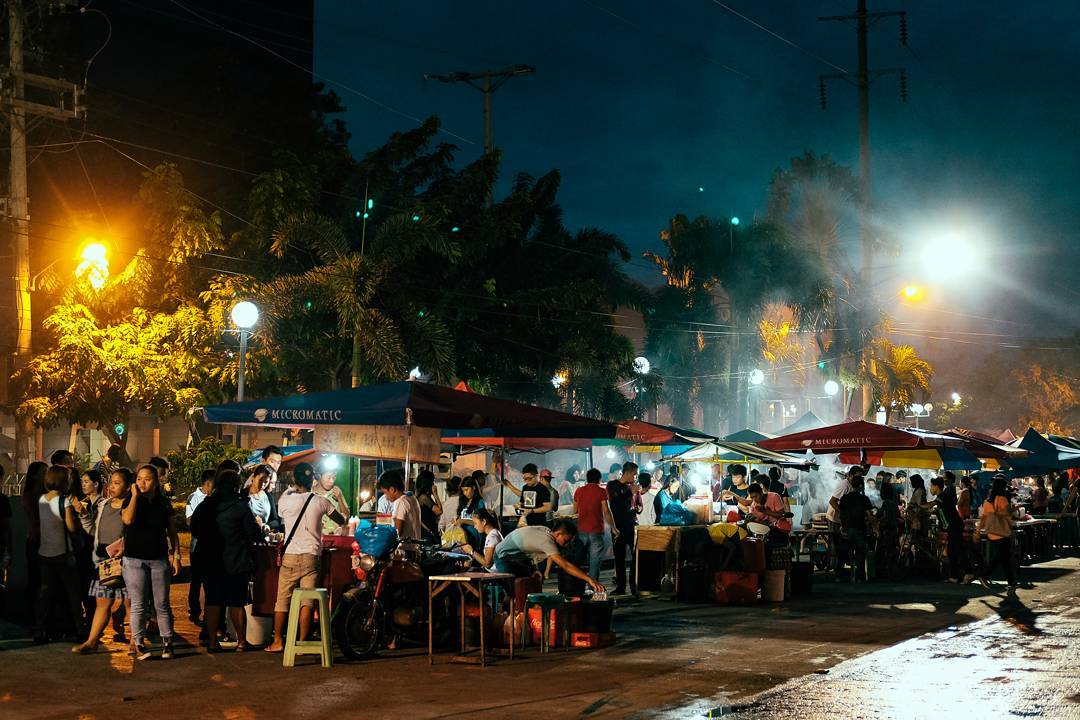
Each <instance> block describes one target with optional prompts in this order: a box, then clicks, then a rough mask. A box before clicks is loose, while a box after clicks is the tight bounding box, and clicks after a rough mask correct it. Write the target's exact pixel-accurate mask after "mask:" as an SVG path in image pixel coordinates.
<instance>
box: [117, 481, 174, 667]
mask: <svg viewBox="0 0 1080 720" xmlns="http://www.w3.org/2000/svg"><path fill="white" fill-rule="evenodd" d="M172 515H173V509H172V505H171V504H169V501H168V499H167V498H166V497H165V495H164V493H162V491H161V485H160V483H159V481H158V471H157V468H156V467H154V466H153V465H143V466H142V467H141V468H139V472H138V474H137V475H136V476H135V484H134V485H132V486H131V497H130V498H129V499H128V501H127V502H126V503H125V504H124V509H123V512H122V517H123V520H124V584H125V585H126V586H127V592H128V597H129V598H130V600H131V654H132V656H133V657H134V658H135V659H137V660H146V659H147V658H149V657H150V655H151V653H150V647H149V645H147V643H146V639H145V635H146V615H147V607H146V606H147V597H148V596H149V595H151V594H152V595H153V603H154V612H155V614H156V615H157V623H158V632H160V633H161V641H162V648H161V658H162V659H163V660H168V659H170V658H172V657H173V656H174V652H173V616H172V608H171V607H170V605H169V579H170V577H171V576H170V572H169V571H170V567H169V559H170V558H171V559H172V568H171V570H172V575H175V574H177V573H178V572H180V541H179V539H178V538H177V535H176V527H175V526H174V525H173V523H172Z"/></svg>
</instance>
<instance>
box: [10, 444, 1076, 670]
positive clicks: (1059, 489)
mask: <svg viewBox="0 0 1080 720" xmlns="http://www.w3.org/2000/svg"><path fill="white" fill-rule="evenodd" d="M281 462H282V452H281V450H280V449H279V448H277V447H274V446H270V447H267V448H265V449H264V450H263V452H262V454H261V458H260V464H258V465H257V467H255V468H254V469H253V470H252V471H250V472H249V473H247V474H246V475H245V473H243V472H242V471H241V467H240V466H239V465H238V464H237V463H235V462H233V461H228V460H226V461H223V462H221V463H220V464H219V465H218V466H217V467H215V468H211V469H208V470H206V471H205V472H204V473H203V475H202V477H201V483H200V485H199V486H198V487H197V488H195V490H194V491H193V492H192V493H191V494H190V495H189V496H188V498H187V502H186V508H185V515H186V519H187V525H188V527H189V529H190V531H191V544H190V552H189V554H190V586H189V591H188V598H187V605H188V608H187V610H188V617H189V619H190V620H192V621H193V622H197V623H201V624H202V625H203V628H202V632H201V635H200V641H201V642H202V643H203V644H204V645H205V646H206V648H207V650H208V651H209V652H220V651H221V650H222V643H223V642H224V640H225V639H227V635H226V632H225V628H226V622H225V620H226V614H227V617H228V619H229V620H231V622H232V627H233V628H234V629H235V631H236V634H237V638H236V650H237V651H241V652H243V651H247V650H250V649H252V648H251V647H250V646H249V645H248V644H247V643H246V641H245V637H246V634H245V625H246V623H245V617H246V616H245V611H244V607H245V605H247V604H248V603H249V602H250V595H249V593H250V583H251V582H252V579H253V575H254V572H255V561H254V556H253V548H254V546H255V544H256V543H257V542H259V541H269V542H271V543H275V544H276V545H277V546H278V548H279V556H278V566H279V568H280V569H279V575H278V588H277V590H278V594H277V604H276V607H275V608H274V611H275V613H274V622H273V628H274V635H273V639H272V642H271V643H270V644H269V645H268V647H267V648H266V650H268V651H270V652H280V651H281V650H282V649H283V645H284V639H283V633H284V628H285V624H286V622H287V619H288V611H289V601H290V598H291V595H292V591H293V589H295V588H305V589H308V588H314V587H315V586H316V584H317V582H318V578H319V571H320V567H319V565H320V558H321V555H322V548H323V537H324V536H325V535H333V534H341V533H344V532H348V533H350V534H351V531H352V530H351V528H352V526H351V525H350V520H349V518H350V515H351V513H350V508H349V505H348V503H347V501H346V499H345V497H344V494H343V493H342V491H341V489H340V488H339V487H338V486H337V485H336V468H334V467H331V466H321V467H315V466H312V465H310V464H307V463H299V464H297V465H296V466H295V468H294V469H293V471H292V473H291V483H290V484H289V486H288V487H285V485H284V483H283V482H281V481H280V480H279V476H278V470H279V468H280V466H281ZM867 470H868V468H866V467H865V466H859V465H856V466H852V467H851V468H850V469H848V470H847V471H846V472H844V473H843V477H842V478H841V481H840V483H839V485H838V487H837V489H836V490H835V492H834V493H833V494H832V496H831V497H830V499H829V503H828V508H827V512H826V518H827V520H828V523H829V525H830V529H831V530H832V531H833V532H834V533H835V536H836V537H838V538H841V539H842V543H841V547H840V551H839V552H838V553H837V569H839V570H841V571H842V570H843V569H844V568H845V567H847V566H850V568H851V570H850V573H851V577H852V578H853V579H862V578H863V577H865V575H864V570H865V568H866V567H867V563H866V560H867V557H868V556H872V557H874V558H876V559H877V563H878V566H879V567H880V568H884V569H886V570H887V569H888V567H889V565H890V563H892V562H895V561H896V559H897V558H898V556H899V552H900V548H901V546H902V543H903V542H915V543H919V542H931V543H932V541H933V536H932V533H934V532H940V533H943V534H944V535H945V537H946V553H945V556H946V557H947V568H948V576H949V578H948V579H949V580H950V581H952V582H958V583H966V582H971V581H972V580H974V579H975V578H978V579H979V580H980V581H981V582H982V583H983V584H985V585H988V586H989V585H990V584H991V582H990V579H989V578H990V576H991V574H992V573H994V572H995V571H996V570H998V569H1000V570H1002V571H1003V572H1004V575H1005V577H1006V580H1007V582H1008V586H1009V588H1010V589H1012V588H1015V587H1016V585H1017V578H1016V576H1015V572H1014V564H1013V562H1012V543H1011V535H1012V534H1013V528H1014V525H1015V523H1016V521H1017V519H1018V518H1019V517H1021V515H1020V513H1019V512H1018V507H1017V502H1016V493H1017V488H1016V487H1014V486H1013V484H1012V483H1010V482H1009V481H1008V480H1007V479H1006V478H1005V476H1004V475H998V476H996V477H995V478H994V479H993V483H992V486H991V487H990V489H989V492H988V493H986V495H985V497H980V496H979V491H978V489H977V487H976V485H975V484H974V482H973V479H972V478H971V477H967V476H965V477H961V478H959V479H958V478H957V477H956V476H955V475H954V474H953V473H952V472H949V471H946V472H944V473H942V474H941V475H939V476H935V477H931V478H930V480H929V482H928V483H927V482H926V481H925V480H924V478H923V477H922V476H920V475H918V474H913V475H911V476H910V477H908V476H907V475H906V474H905V473H903V472H898V473H896V474H895V475H894V474H890V473H888V472H885V471H882V472H880V473H878V474H877V475H875V476H873V477H867ZM553 478H554V473H552V471H551V470H549V469H546V468H544V469H540V468H537V466H536V465H535V464H532V463H529V464H526V465H524V466H523V467H522V468H521V470H520V482H519V481H518V477H517V476H516V475H515V477H514V478H513V480H502V481H500V480H497V479H495V478H492V477H490V476H489V475H488V474H486V473H485V472H484V471H482V470H477V471H475V472H473V473H472V474H471V475H468V476H466V477H464V478H458V477H453V478H450V479H449V480H447V482H446V484H445V487H444V488H443V489H441V490H440V488H439V487H438V486H437V484H436V478H435V476H434V474H433V473H432V472H430V471H428V470H423V471H421V472H420V473H419V474H418V476H417V478H416V480H415V483H414V485H413V487H412V489H411V491H410V490H409V489H407V487H406V483H405V478H404V473H403V472H402V471H400V470H392V471H388V472H385V473H383V474H382V475H381V476H380V477H379V479H378V481H377V483H376V488H375V492H374V493H371V494H370V497H369V498H368V499H367V502H366V506H365V507H361V508H359V509H360V510H361V511H363V510H365V509H368V510H372V511H375V512H377V513H378V514H379V515H381V516H383V517H384V518H385V519H386V521H387V522H388V523H389V524H392V526H393V527H394V528H395V530H396V531H397V536H398V537H399V539H401V540H405V541H408V540H416V541H421V540H423V541H427V542H430V543H432V544H443V542H444V540H445V539H446V538H447V537H448V535H447V533H451V536H452V537H454V538H456V540H455V541H454V545H455V547H456V548H457V549H459V550H460V551H461V552H463V553H464V554H466V555H467V556H468V557H469V558H471V560H472V561H473V563H474V564H475V567H476V568H478V569H486V570H490V571H492V572H507V573H511V574H514V575H526V574H531V573H532V572H534V571H535V570H536V568H537V567H540V568H541V569H542V570H544V571H545V572H546V571H550V570H552V569H554V570H557V571H559V572H561V573H563V574H565V575H566V576H568V577H571V578H574V579H575V580H577V581H580V582H581V583H584V584H585V585H587V586H589V587H590V588H591V589H592V590H593V591H595V592H599V591H602V590H603V589H604V588H603V586H602V585H601V584H600V568H601V564H602V562H603V561H604V560H605V558H607V557H608V554H609V553H610V555H611V557H613V559H614V585H615V586H614V589H613V593H614V594H616V595H619V594H624V593H626V592H627V591H629V592H636V589H637V588H636V583H637V578H636V577H635V568H634V563H632V562H631V563H630V567H629V569H628V568H627V560H628V555H629V554H631V553H632V551H633V546H634V538H635V528H636V527H637V526H640V525H651V524H671V523H672V520H671V519H672V518H676V520H675V521H674V522H677V521H678V520H677V519H678V517H679V515H678V513H677V512H676V511H677V510H679V508H682V506H683V503H685V502H686V501H687V499H688V498H689V497H690V495H691V494H692V493H693V488H692V487H691V486H690V484H689V483H688V482H686V481H685V480H684V479H683V478H682V477H680V473H679V470H678V468H675V467H672V468H658V469H657V472H656V473H655V477H654V474H653V473H649V472H641V471H640V469H639V467H638V465H637V464H636V463H633V462H625V463H623V464H621V465H614V464H613V465H612V466H611V467H610V468H609V469H608V473H607V477H606V478H605V476H604V475H603V473H602V472H601V470H600V469H598V468H591V469H589V470H588V471H586V472H582V471H581V468H580V467H578V466H573V467H572V468H570V469H569V470H567V472H566V474H565V479H564V480H563V481H562V482H561V483H557V484H556V485H553V484H552V483H553ZM605 480H606V482H604V481H605ZM710 484H711V492H712V498H711V499H712V500H714V501H715V502H717V503H722V504H725V505H727V507H728V508H729V510H730V511H729V513H728V515H727V516H726V517H723V518H720V519H721V520H722V521H723V522H721V523H718V524H719V525H721V526H723V527H721V531H722V532H720V533H718V535H717V537H718V538H721V539H722V538H725V537H726V538H731V539H733V540H735V541H737V540H738V539H739V538H740V537H742V535H741V534H740V533H744V530H742V529H741V528H742V525H740V526H738V527H736V525H735V523H739V522H740V521H742V520H745V521H748V523H749V524H750V525H748V526H751V525H752V524H755V523H756V528H759V529H753V528H752V530H753V532H757V533H759V534H761V536H762V538H763V539H765V540H766V541H767V543H769V544H770V545H773V546H787V545H788V544H789V534H790V533H791V532H792V513H791V512H790V508H789V505H788V501H787V500H786V497H787V496H788V495H791V494H794V493H797V492H799V489H798V487H797V485H796V484H795V483H793V482H792V481H791V478H790V477H786V476H785V473H784V472H782V471H781V470H780V469H779V468H771V469H770V470H769V471H768V472H766V473H758V472H757V471H751V472H750V473H749V474H748V473H747V468H746V467H745V466H742V465H738V464H734V465H728V466H725V467H721V466H719V465H717V466H714V468H713V476H712V480H711V483H710ZM172 490H173V488H172V483H171V481H170V478H169V465H168V463H167V462H166V461H165V460H164V459H162V458H157V457H155V458H152V459H151V460H150V462H148V463H146V464H144V465H141V466H140V467H138V468H137V470H135V471H134V472H133V471H132V470H131V469H129V468H126V467H123V466H121V464H120V461H119V454H118V453H116V452H114V450H113V449H110V451H109V453H107V454H106V456H105V457H104V458H103V459H102V461H101V462H100V463H98V464H97V466H96V467H95V468H93V469H90V470H85V471H82V472H80V471H78V470H76V468H75V463H74V458H73V456H72V454H71V453H69V452H67V451H57V452H56V453H53V455H52V457H51V458H50V462H49V463H44V462H35V463H32V464H31V465H30V467H29V470H28V473H27V476H26V481H25V484H24V487H23V491H22V496H21V502H22V505H23V509H24V511H25V514H26V516H27V518H28V520H29V522H28V529H27V542H26V552H27V561H28V579H29V582H28V593H29V594H28V598H27V599H28V601H29V602H28V606H29V607H33V608H34V609H35V614H34V618H33V634H34V640H35V642H38V643H43V642H48V641H49V640H51V639H57V638H62V637H63V638H72V639H75V640H76V641H77V642H76V644H74V645H73V647H72V651H73V652H74V653H77V654H87V653H92V652H94V651H96V650H97V649H98V647H99V644H100V642H101V641H102V638H103V636H104V634H105V632H106V630H107V629H108V627H109V626H110V624H111V626H112V630H113V640H114V641H120V642H127V643H129V644H130V652H131V655H132V656H133V657H135V658H137V659H146V658H148V657H151V656H152V654H153V653H152V651H151V649H150V645H149V643H148V641H147V638H148V634H149V633H150V632H152V633H154V634H156V635H157V636H158V637H160V642H161V647H160V656H161V657H162V658H165V659H168V658H170V657H172V656H174V654H175V650H174V634H175V631H174V623H173V613H172V608H171V604H170V595H169V592H170V584H171V582H172V580H173V578H175V577H176V575H177V574H178V573H179V572H180V568H181V547H180V542H179V536H178V532H177V528H178V522H177V521H178V520H179V518H178V517H175V516H174V509H173V502H172V494H173V492H172ZM1023 492H1024V494H1025V499H1024V502H1026V503H1027V507H1028V509H1029V510H1030V511H1031V512H1032V513H1034V514H1041V513H1046V512H1050V513H1054V512H1073V513H1075V512H1076V511H1077V505H1078V495H1080V488H1078V484H1077V480H1076V479H1075V478H1073V479H1070V478H1069V477H1068V476H1067V475H1065V474H1062V475H1059V476H1051V477H1050V478H1048V479H1047V478H1037V479H1036V480H1035V481H1034V482H1033V483H1032V484H1031V486H1030V487H1027V486H1024V487H1023ZM3 500H4V501H6V498H3ZM508 501H509V502H508ZM5 507H6V506H5V505H4V503H3V502H0V543H2V544H0V562H2V563H6V564H9V563H10V549H11V547H12V545H11V540H10V532H11V528H10V523H9V522H7V520H8V518H9V517H10V508H7V511H6V512H5ZM566 516H574V518H575V520H570V519H568V518H567V517H566ZM455 533H457V534H455ZM983 534H985V536H986V537H987V539H988V540H989V545H990V553H989V558H990V560H989V562H988V563H984V562H982V560H981V553H979V552H975V551H974V545H975V543H976V541H977V539H978V538H980V537H981V536H982V535H983ZM721 544H722V543H721ZM730 555H731V554H729V556H730ZM311 605H312V603H307V604H306V605H305V607H303V608H302V609H301V615H300V619H299V624H300V630H301V635H302V636H306V635H307V633H308V630H309V628H310V627H311V623H312V608H311Z"/></svg>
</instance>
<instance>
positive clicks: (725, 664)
mask: <svg viewBox="0 0 1080 720" xmlns="http://www.w3.org/2000/svg"><path fill="white" fill-rule="evenodd" d="M1078 571H1080V560H1078V559H1075V558H1070V559H1062V560H1057V561H1054V562H1052V563H1047V564H1044V565H1042V566H1039V567H1038V568H1031V569H1027V570H1026V571H1025V573H1026V575H1027V577H1029V578H1030V579H1032V580H1034V581H1035V587H1034V588H1033V589H1030V590H1021V591H1020V593H1019V600H1020V604H1012V605H1009V604H1003V599H1002V596H1001V595H993V594H990V593H988V592H987V591H985V590H983V589H982V588H981V587H979V586H977V585H973V586H964V587H960V586H956V585H949V584H945V583H929V582H927V583H912V584H908V585H901V586H894V585H884V584H882V585H878V584H872V585H860V586H850V585H847V584H841V585H834V584H826V585H819V586H817V587H816V588H815V593H814V595H813V596H812V597H811V598H808V599H803V600H797V601H794V602H790V603H785V604H782V605H757V606H753V607H744V608H740V607H721V606H714V605H684V604H677V603H674V602H670V601H663V600H649V601H644V602H641V603H639V604H628V605H625V606H623V607H621V608H620V609H619V610H618V611H617V614H616V630H617V631H618V632H619V643H618V644H617V645H616V646H615V647H612V648H608V649H605V650H597V651H574V652H557V653H553V654H551V655H547V656H541V655H539V654H538V653H537V652H535V651H532V652H530V653H529V654H528V655H527V656H526V657H525V658H523V659H519V660H515V661H514V662H513V663H507V662H504V663H500V664H498V665H496V666H493V667H489V668H487V669H486V670H481V669H479V668H474V667H467V666H449V665H446V664H438V665H436V666H435V667H434V668H431V667H429V666H428V664H427V658H426V656H425V654H424V653H423V652H422V651H417V650H403V651H398V652H395V653H392V654H389V655H388V656H386V657H382V658H379V659H377V660H373V661H369V662H364V663H344V662H342V663H339V664H338V665H336V666H335V667H334V668H333V669H330V670H324V669H322V668H320V667H318V666H317V665H314V664H308V665H305V666H303V667H298V668H294V669H284V668H282V667H281V666H280V657H279V656H269V655H266V654H264V653H249V654H244V655H238V654H235V653H229V654H224V655H213V656H208V655H205V654H204V653H202V652H201V651H199V650H197V649H195V648H193V647H185V646H184V645H181V646H180V648H179V651H180V654H179V657H178V658H177V659H176V660H173V661H169V662H163V661H161V660H151V661H147V662H144V663H139V664H136V665H133V664H132V662H131V661H130V660H129V659H128V657H127V655H126V653H125V652H124V650H125V649H124V648H121V647H117V646H112V647H110V650H111V652H107V653H99V654H98V655H95V656H91V657H78V658H77V657H73V656H71V655H70V654H69V653H68V648H67V647H66V646H61V645H48V646H43V647H34V646H27V644H26V641H25V640H24V639H19V638H14V639H11V632H12V630H11V628H10V626H8V627H0V637H8V638H9V639H6V640H0V648H3V649H4V651H3V652H0V717H3V718H6V717H12V718H70V717H79V718H84V719H85V720H106V719H107V720H121V719H123V718H147V717H152V716H157V717H160V718H171V717H184V718H203V717H208V718H228V719H230V720H244V719H245V718H267V717H278V718H288V717H299V716H305V717H320V718H321V717H326V718H339V717H341V718H344V717H355V716H357V715H358V714H359V715H360V716H364V717H372V716H374V717H380V716H381V717H390V718H397V717H408V718H410V720H412V719H414V718H429V717H463V716H467V715H473V714H476V713H477V712H479V713H480V714H481V715H483V716H484V717H500V718H505V717H514V716H521V715H525V714H530V713H531V714H542V715H543V716H545V717H552V718H561V717H588V718H592V717H601V718H624V717H635V718H652V717H671V718H683V717H702V716H705V715H707V714H708V713H709V712H710V711H714V710H715V711H717V713H719V712H720V711H721V710H722V709H726V710H727V711H730V712H734V713H736V714H738V715H739V716H741V717H747V718H765V717H784V718H792V717H817V716H818V715H821V716H825V715H828V717H829V718H830V720H835V719H836V718H847V717H943V716H945V712H944V711H945V710H947V709H950V708H951V707H953V706H946V705H943V703H953V702H954V701H960V700H961V699H963V698H969V703H968V704H967V705H965V706H964V709H965V712H962V713H959V714H955V713H954V714H952V715H951V717H964V716H969V715H971V713H969V712H967V710H971V709H979V710H980V711H979V712H978V713H975V714H974V716H975V717H979V718H980V719H982V720H989V719H990V718H996V717H1002V716H1004V714H1007V712H1008V710H1009V709H1010V708H1014V707H1015V708H1020V709H1021V710H1020V711H1021V712H1033V713H1043V715H1045V716H1046V717H1067V716H1069V712H1070V710H1076V709H1077V708H1078V707H1080V705H1076V704H1075V702H1076V694H1077V690H1078V688H1077V687H1076V686H1075V683H1076V677H1077V675H1078V674H1080V673H1078V672H1077V668H1076V659H1075V655H1076V654H1077V653H1076V652H1075V648H1076V646H1077V644H1076V633H1077V623H1078V622H1080V619H1078V617H1077V615H1076V614H1075V610H1074V608H1076V607H1077V605H1078V604H1080V603H1078V602H1077V600H1078V598H1077V590H1078V582H1077V579H1078V578H1080V574H1078ZM186 590H187V587H186V585H178V586H176V587H175V588H174V593H173V597H174V607H177V608H181V607H183V597H184V595H185V593H186ZM179 631H180V633H181V635H182V636H183V637H185V638H188V639H194V637H195V628H194V627H193V626H192V625H190V623H186V621H185V622H181V623H180V624H179ZM1059 646H1061V647H1059ZM1070 652H1071V655H1070V654H1069V653H1070ZM310 662H313V663H314V662H315V661H314V659H312V660H311V661H310ZM826 670H827V671H828V674H825V675H819V674H816V673H819V672H823V671H826ZM1036 685H1037V687H1036ZM777 687H779V688H781V689H780V690H774V688H777ZM1025 688H1030V689H1027V690H1025ZM853 693H854V694H853ZM923 698H925V699H923ZM1070 698H1071V699H1070ZM748 703H750V704H748ZM755 703H756V704H755ZM980 703H981V704H980ZM1037 703H1041V704H1037ZM937 708H941V709H942V712H940V713H939V712H937ZM1024 708H1026V709H1024ZM909 710H910V711H911V714H907V715H905V714H904V713H905V712H907V711H909ZM918 713H923V714H922V715H919V714H918ZM1072 717H1076V714H1073V715H1072Z"/></svg>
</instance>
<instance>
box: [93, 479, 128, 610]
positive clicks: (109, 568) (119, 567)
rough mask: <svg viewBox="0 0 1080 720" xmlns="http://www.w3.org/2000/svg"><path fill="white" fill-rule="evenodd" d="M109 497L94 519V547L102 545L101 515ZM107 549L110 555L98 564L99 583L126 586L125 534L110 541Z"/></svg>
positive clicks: (111, 586) (114, 586)
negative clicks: (124, 568)
mask: <svg viewBox="0 0 1080 720" xmlns="http://www.w3.org/2000/svg"><path fill="white" fill-rule="evenodd" d="M108 502H109V501H108V499H105V501H104V502H101V503H99V505H100V507H98V508H97V517H96V518H95V521H94V548H95V552H96V549H97V548H98V547H99V546H100V545H101V543H100V542H99V540H100V536H99V535H98V529H99V528H100V527H101V516H102V514H103V513H104V512H105V506H106V504H107V503H108ZM105 551H106V552H107V553H109V557H107V558H105V559H104V560H102V561H101V562H99V563H98V566H97V579H98V585H101V586H102V587H107V588H109V589H111V590H115V589H116V588H121V587H123V586H124V575H123V565H124V561H123V555H124V536H123V535H121V536H120V538H119V539H118V540H116V541H115V542H113V543H110V544H109V545H108V546H107V547H106V548H105Z"/></svg>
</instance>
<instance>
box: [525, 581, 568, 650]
mask: <svg viewBox="0 0 1080 720" xmlns="http://www.w3.org/2000/svg"><path fill="white" fill-rule="evenodd" d="M530 605H535V606H537V607H539V608H540V652H541V653H546V652H549V651H550V650H551V638H550V637H548V635H549V634H550V632H551V620H552V619H553V618H554V617H555V612H556V611H558V610H561V609H562V608H563V607H564V606H565V605H566V598H564V597H563V596H562V595H555V594H553V593H529V595H528V596H527V597H526V598H525V624H524V626H523V627H522V632H521V634H522V638H521V646H522V647H525V633H526V632H527V631H528V628H529V622H528V619H529V606H530ZM549 611H550V613H549Z"/></svg>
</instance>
